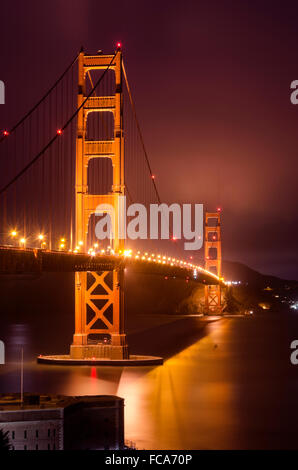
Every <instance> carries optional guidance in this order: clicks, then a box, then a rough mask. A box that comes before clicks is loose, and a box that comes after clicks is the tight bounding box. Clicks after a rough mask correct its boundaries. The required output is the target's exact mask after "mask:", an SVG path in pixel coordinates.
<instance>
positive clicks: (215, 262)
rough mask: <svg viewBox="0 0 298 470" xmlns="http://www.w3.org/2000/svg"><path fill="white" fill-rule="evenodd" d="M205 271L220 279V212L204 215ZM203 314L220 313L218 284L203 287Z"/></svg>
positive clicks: (220, 304)
mask: <svg viewBox="0 0 298 470" xmlns="http://www.w3.org/2000/svg"><path fill="white" fill-rule="evenodd" d="M205 269H207V270H208V271H210V272H213V273H214V274H216V275H217V276H219V277H221V232H220V211H217V212H206V213H205ZM205 313H206V314H210V313H216V314H219V313H222V301H221V285H220V284H216V285H208V286H205Z"/></svg>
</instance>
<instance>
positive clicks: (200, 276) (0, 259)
mask: <svg viewBox="0 0 298 470" xmlns="http://www.w3.org/2000/svg"><path fill="white" fill-rule="evenodd" d="M128 266H129V267H131V268H132V269H133V270H134V271H135V272H139V273H147V274H158V275H163V276H169V277H178V278H183V279H189V280H193V281H197V282H199V283H204V284H217V283H218V281H217V280H216V279H215V278H214V277H213V276H212V275H210V274H208V273H206V272H204V271H200V270H197V271H196V274H194V269H193V268H190V267H186V266H177V265H174V266H171V265H170V264H167V263H166V264H162V263H155V262H153V261H148V260H141V259H134V258H130V257H123V256H116V255H107V254H99V255H96V256H90V255H88V254H84V253H71V252H61V251H49V250H42V249H34V248H25V249H24V248H18V247H11V246H0V274H23V273H42V272H76V271H112V270H113V269H117V268H121V267H128Z"/></svg>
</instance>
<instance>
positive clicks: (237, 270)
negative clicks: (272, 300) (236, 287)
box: [222, 261, 298, 288]
mask: <svg viewBox="0 0 298 470" xmlns="http://www.w3.org/2000/svg"><path fill="white" fill-rule="evenodd" d="M222 272H223V275H224V278H225V280H227V281H228V280H231V281H241V282H242V283H246V282H247V283H249V284H250V285H255V286H257V287H267V286H270V287H278V288H280V287H285V286H286V285H288V286H291V287H295V286H297V287H298V281H292V280H286V279H280V278H278V277H275V276H270V275H267V274H261V273H259V272H258V271H256V270H255V269H252V268H249V267H248V266H246V265H245V264H242V263H237V262H233V261H223V266H222Z"/></svg>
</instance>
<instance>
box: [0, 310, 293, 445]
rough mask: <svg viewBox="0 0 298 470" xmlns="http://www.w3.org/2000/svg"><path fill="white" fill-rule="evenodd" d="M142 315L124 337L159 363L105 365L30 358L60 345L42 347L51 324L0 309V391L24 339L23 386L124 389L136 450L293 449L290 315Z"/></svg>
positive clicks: (13, 382) (11, 378) (92, 391)
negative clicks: (0, 358) (42, 325)
mask: <svg viewBox="0 0 298 470" xmlns="http://www.w3.org/2000/svg"><path fill="white" fill-rule="evenodd" d="M143 320H144V319H142V318H141V321H140V322H139V323H140V325H141V324H143V325H144V323H145V322H144V321H143ZM149 320H150V321H151V323H150V322H149V321H148V325H149V323H150V325H151V326H150V327H149V326H148V327H146V328H145V329H144V327H143V328H141V327H139V329H138V328H136V329H135V331H133V329H132V333H131V335H130V343H131V345H132V349H133V352H137V350H138V352H141V353H149V352H150V353H151V354H163V355H164V356H165V357H166V360H165V363H164V365H163V366H158V367H155V368H153V367H142V368H136V367H132V368H129V367H127V368H110V367H87V366H82V367H63V366H45V365H38V364H36V362H35V355H36V354H38V353H39V352H61V353H63V352H65V351H60V350H59V351H49V347H50V346H49V345H50V344H51V342H52V341H53V338H52V339H51V335H52V336H53V331H52V330H50V331H47V330H46V329H43V331H40V330H38V329H37V327H36V326H34V325H33V322H30V321H28V323H10V322H9V320H7V319H6V320H4V319H3V317H2V329H1V332H2V337H1V338H2V339H4V340H5V342H6V352H7V364H6V365H4V366H0V391H1V392H11V391H18V390H19V365H18V363H17V360H18V358H19V351H20V345H21V344H23V345H24V349H25V390H26V391H28V392H44V393H60V394H66V395H97V394H113V395H118V396H120V397H123V398H124V399H125V433H126V436H125V437H126V439H130V440H132V441H133V442H135V443H136V445H137V447H138V448H139V449H233V448H245V449H249V448H298V428H297V422H298V400H297V396H298V395H297V392H298V366H292V365H291V364H290V360H289V357H290V342H291V341H292V340H293V339H298V316H295V315H292V314H267V315H265V316H255V317H252V318H225V319H221V320H218V321H213V322H209V323H207V322H206V321H205V322H204V321H202V320H200V319H198V318H194V317H192V318H186V319H183V318H180V317H177V318H172V317H170V316H167V317H166V316H163V317H162V316H161V317H157V316H155V317H154V321H153V320H152V319H149ZM152 325H153V326H152ZM54 334H55V333H54ZM58 334H59V337H61V335H62V333H61V332H56V335H58ZM61 341H63V338H62V340H61ZM67 341H68V339H67Z"/></svg>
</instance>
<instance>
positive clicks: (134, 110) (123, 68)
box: [122, 61, 161, 204]
mask: <svg viewBox="0 0 298 470" xmlns="http://www.w3.org/2000/svg"><path fill="white" fill-rule="evenodd" d="M122 70H123V75H124V79H125V83H126V88H127V92H128V96H129V101H130V105H131V108H132V112H133V115H134V119H135V122H136V125H137V129H138V133H139V137H140V139H141V143H142V147H143V151H144V155H145V159H146V163H147V167H148V170H149V173H150V176H151V181H152V183H153V186H154V190H155V193H156V196H157V200H158V202H159V204H161V199H160V196H159V192H158V189H157V186H156V183H155V181H154V179H153V173H152V170H151V165H150V161H149V157H148V154H147V151H146V147H145V143H144V139H143V135H142V132H141V127H140V124H139V121H138V118H137V113H136V107H135V104H134V101H133V98H132V94H131V91H130V87H129V83H128V80H127V75H126V70H125V67H124V62H123V61H122Z"/></svg>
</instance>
